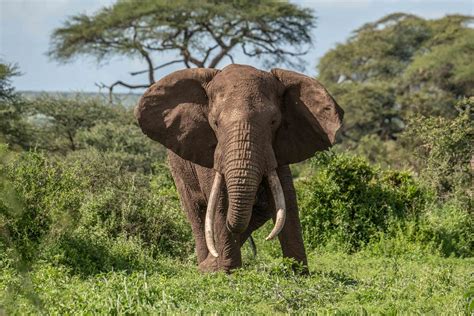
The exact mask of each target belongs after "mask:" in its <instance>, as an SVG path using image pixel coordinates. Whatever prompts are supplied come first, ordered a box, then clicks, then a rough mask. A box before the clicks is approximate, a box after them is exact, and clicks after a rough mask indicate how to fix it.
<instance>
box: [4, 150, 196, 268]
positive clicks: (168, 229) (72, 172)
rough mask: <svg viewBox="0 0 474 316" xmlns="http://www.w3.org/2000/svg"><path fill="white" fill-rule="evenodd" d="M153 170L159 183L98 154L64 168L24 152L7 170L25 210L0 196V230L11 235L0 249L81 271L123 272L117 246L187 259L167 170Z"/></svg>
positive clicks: (83, 155)
mask: <svg viewBox="0 0 474 316" xmlns="http://www.w3.org/2000/svg"><path fill="white" fill-rule="evenodd" d="M155 169H156V170H157V171H159V173H158V174H157V175H145V174H141V173H131V172H128V171H127V170H126V169H124V168H121V162H120V161H117V160H113V158H112V157H111V156H108V154H107V153H100V152H98V151H96V150H88V151H85V150H84V151H77V152H75V153H74V154H72V155H69V156H67V157H66V159H63V160H62V161H58V160H55V159H48V158H46V156H45V155H44V154H42V153H38V152H26V153H23V154H21V155H20V156H19V157H18V158H17V159H15V160H13V161H12V162H8V163H2V170H5V171H6V172H5V174H6V179H7V181H9V184H10V185H11V186H12V188H13V190H14V192H15V194H16V196H17V199H18V200H19V205H20V207H18V208H16V209H15V208H13V207H11V205H10V204H11V203H8V201H7V199H6V195H4V194H2V195H1V196H0V202H1V204H0V215H1V217H0V219H1V221H2V222H1V223H0V224H1V225H0V227H2V228H3V229H4V231H7V232H8V233H7V234H4V236H3V244H4V245H5V244H6V245H7V246H9V247H14V248H15V249H16V250H17V251H18V252H19V254H20V255H21V257H22V259H24V260H25V261H30V260H33V259H46V260H53V261H59V262H62V263H66V264H68V263H70V264H71V266H74V268H75V269H78V270H81V269H82V270H83V271H85V270H87V271H91V270H94V269H95V268H94V267H97V269H99V268H100V267H102V268H100V269H103V268H106V267H115V268H120V267H123V266H124V264H123V262H128V261H126V260H125V261H124V260H122V259H123V256H126V255H125V254H123V255H120V256H116V254H117V253H120V251H115V252H114V249H117V248H116V247H115V246H117V245H122V246H120V247H122V248H123V249H125V248H126V249H128V250H127V251H125V252H124V253H128V254H134V255H133V256H137V257H139V256H141V255H140V254H139V253H142V254H143V253H147V254H149V255H169V256H178V257H183V256H187V255H189V253H190V251H191V237H190V229H189V225H187V224H186V223H185V220H184V216H183V214H182V211H181V210H180V207H179V201H178V197H177V194H176V191H175V188H174V186H173V184H172V181H170V180H169V175H168V174H167V173H166V172H167V170H166V169H165V168H164V167H163V166H162V165H159V164H157V165H156V166H155ZM7 235H8V236H7ZM127 243H128V244H127ZM125 244H127V245H126V246H123V245H125ZM140 249H141V250H140ZM139 250H140V251H141V252H140V251H139ZM94 253H95V254H94ZM107 256H108V257H109V258H107ZM111 256H112V257H111ZM114 256H115V257H114ZM133 256H132V255H129V256H128V258H132V257H133ZM114 258H115V259H114ZM120 258H122V259H120ZM73 260H76V262H75V263H74V264H72V262H71V261H73ZM94 261H95V265H92V264H91V262H94ZM119 262H121V263H120V264H119ZM129 262H133V260H131V261H129ZM86 263H87V264H86ZM104 263H106V264H104ZM86 266H92V268H89V267H86ZM131 266H134V265H130V266H129V267H131ZM97 269H95V270H97ZM95 270H94V271H95Z"/></svg>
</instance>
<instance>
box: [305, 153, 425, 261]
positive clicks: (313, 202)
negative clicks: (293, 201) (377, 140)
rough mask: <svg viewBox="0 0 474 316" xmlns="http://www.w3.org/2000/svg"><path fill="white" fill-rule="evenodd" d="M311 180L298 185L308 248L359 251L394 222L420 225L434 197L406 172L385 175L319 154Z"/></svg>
mask: <svg viewBox="0 0 474 316" xmlns="http://www.w3.org/2000/svg"><path fill="white" fill-rule="evenodd" d="M312 167H313V170H314V171H313V174H312V175H311V176H309V177H307V178H306V179H302V180H300V181H298V182H297V191H298V198H299V202H300V209H301V222H302V226H303V232H304V237H305V239H306V242H307V244H308V246H309V247H310V248H316V247H318V246H321V245H332V246H334V247H336V248H338V249H342V250H345V251H348V252H352V251H356V250H359V249H360V248H361V247H362V246H363V245H365V244H366V243H368V242H369V241H370V240H371V239H372V238H374V237H376V236H377V234H378V233H380V232H385V231H387V230H388V228H389V226H390V224H391V223H392V222H403V221H406V220H417V219H418V218H419V217H420V215H421V213H422V212H423V210H424V206H425V204H426V203H427V202H428V201H430V200H431V195H430V192H429V191H427V190H426V189H425V188H424V187H423V186H422V185H420V184H419V183H418V182H417V181H416V180H415V179H414V177H413V176H412V175H411V174H410V173H407V172H399V171H393V170H387V171H385V170H381V169H379V168H377V167H373V166H371V165H370V164H369V163H368V162H367V161H366V160H364V159H362V158H360V157H356V156H350V155H343V154H334V153H332V152H329V153H320V154H318V155H317V156H316V157H315V158H313V160H312Z"/></svg>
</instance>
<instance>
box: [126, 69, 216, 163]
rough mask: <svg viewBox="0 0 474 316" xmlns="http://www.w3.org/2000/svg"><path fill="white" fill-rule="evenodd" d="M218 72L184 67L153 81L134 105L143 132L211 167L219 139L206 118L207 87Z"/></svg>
mask: <svg viewBox="0 0 474 316" xmlns="http://www.w3.org/2000/svg"><path fill="white" fill-rule="evenodd" d="M218 72H219V70H216V69H205V68H194V69H185V70H180V71H176V72H173V73H172V74H170V75H168V76H166V77H164V78H162V79H161V80H159V81H158V82H156V83H154V84H153V85H152V86H151V87H150V88H148V90H147V91H146V92H145V93H144V95H143V96H142V97H141V98H140V101H139V103H138V105H137V107H136V108H135V117H136V118H137V120H138V124H139V125H140V127H141V129H142V131H143V133H145V134H146V135H147V136H148V137H150V138H151V139H153V140H156V141H158V142H160V143H161V144H163V145H164V146H165V147H166V148H168V149H170V150H171V151H173V152H174V153H176V154H177V155H178V156H180V157H181V158H184V159H186V160H189V161H192V162H194V163H197V164H199V165H201V166H204V167H208V168H212V167H213V165H214V150H215V147H216V145H217V139H216V136H215V134H214V131H213V130H212V128H211V126H210V125H209V123H208V119H207V114H208V97H207V94H206V90H205V87H206V86H207V84H208V83H209V82H210V81H211V80H212V78H214V76H215V75H216V74H217V73H218Z"/></svg>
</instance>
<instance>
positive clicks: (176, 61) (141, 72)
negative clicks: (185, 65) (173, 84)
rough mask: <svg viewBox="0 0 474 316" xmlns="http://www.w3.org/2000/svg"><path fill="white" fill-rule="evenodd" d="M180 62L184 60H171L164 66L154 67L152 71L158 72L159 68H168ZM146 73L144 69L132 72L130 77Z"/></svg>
mask: <svg viewBox="0 0 474 316" xmlns="http://www.w3.org/2000/svg"><path fill="white" fill-rule="evenodd" d="M182 62H184V60H182V59H176V60H172V61H169V62H167V63H164V64H161V65H159V66H156V67H155V68H153V70H158V69H161V68H165V67H168V66H170V65H172V64H176V63H182ZM146 72H148V69H146V70H140V71H134V72H131V73H130V75H132V76H136V75H141V74H144V73H146Z"/></svg>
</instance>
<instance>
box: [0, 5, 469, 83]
mask: <svg viewBox="0 0 474 316" xmlns="http://www.w3.org/2000/svg"><path fill="white" fill-rule="evenodd" d="M113 2H115V1H114V0H0V59H1V60H3V61H6V62H9V63H16V64H17V65H18V66H19V68H20V71H21V73H22V76H19V77H15V78H14V79H13V85H14V87H15V88H16V89H17V90H19V91H24V90H29V91H69V92H79V91H81V92H98V91H99V88H98V87H97V86H96V83H105V84H110V83H113V82H115V81H116V80H123V81H126V82H130V83H144V82H146V77H145V76H143V77H138V76H136V77H131V76H130V75H129V74H128V73H129V72H131V71H136V70H142V69H145V68H146V67H145V66H144V63H143V62H141V61H140V60H131V59H127V58H122V57H117V58H113V59H112V60H110V61H108V62H107V63H102V64H100V65H99V64H98V63H97V61H96V60H95V59H93V58H92V57H81V58H78V59H76V60H74V61H73V62H71V63H68V64H59V63H58V62H56V61H54V60H51V59H50V58H49V57H48V56H47V55H46V52H47V51H48V47H49V40H50V35H51V33H52V31H53V30H54V29H55V28H57V27H60V26H61V25H62V24H63V23H64V21H65V20H66V19H67V18H68V17H69V16H72V15H76V14H79V13H86V14H92V13H94V12H95V11H97V10H99V9H100V8H102V7H104V6H108V5H111V4H112V3H113ZM290 2H292V3H295V4H298V5H300V6H303V7H309V8H312V9H313V10H314V11H315V14H316V16H317V27H316V28H315V29H314V31H313V35H314V39H315V40H314V47H313V48H312V49H311V50H310V51H309V53H308V54H307V55H306V56H304V61H305V64H306V70H305V73H306V74H307V75H311V76H314V75H316V74H317V71H316V65H317V63H318V60H319V58H321V56H323V55H324V54H325V53H326V52H327V51H328V50H330V49H331V48H334V47H335V46H336V44H337V43H342V42H344V41H345V40H347V38H348V37H349V36H350V35H351V32H352V31H353V30H355V29H357V28H358V27H360V26H362V25H363V24H365V23H367V22H373V21H376V20H378V19H379V18H381V17H383V16H385V15H387V14H390V13H393V12H405V13H411V14H415V15H418V16H420V17H424V18H429V19H432V18H440V17H443V16H445V15H447V14H468V15H474V0H352V1H350V0H313V1H310V0H293V1H290ZM175 57H176V56H174V55H171V54H167V55H163V56H162V58H163V59H162V60H163V62H166V61H170V60H173V59H175ZM225 62H227V61H225ZM236 62H237V63H239V62H240V63H249V60H248V59H236ZM224 66H225V63H223V64H220V65H219V68H222V67H224ZM253 66H257V67H258V66H259V64H258V63H255V64H253ZM179 67H180V66H175V67H168V68H165V69H162V70H159V71H158V72H157V73H156V75H155V76H156V78H160V77H162V76H164V75H166V74H168V73H169V72H172V71H174V70H177V69H178V68H179ZM114 91H117V92H129V91H130V90H128V89H124V88H122V89H116V90H114Z"/></svg>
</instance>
